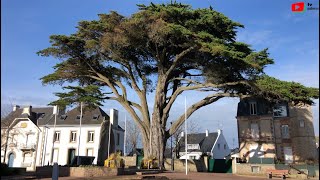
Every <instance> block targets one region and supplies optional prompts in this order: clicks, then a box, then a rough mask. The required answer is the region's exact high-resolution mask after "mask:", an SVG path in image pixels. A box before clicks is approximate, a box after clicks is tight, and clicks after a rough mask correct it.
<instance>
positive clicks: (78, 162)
mask: <svg viewBox="0 0 320 180" xmlns="http://www.w3.org/2000/svg"><path fill="white" fill-rule="evenodd" d="M81 123H82V102H80V125H79V142H78V157H77V165H78V166H79V165H80V142H81V125H82V124H81Z"/></svg>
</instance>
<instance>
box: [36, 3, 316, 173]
mask: <svg viewBox="0 0 320 180" xmlns="http://www.w3.org/2000/svg"><path fill="white" fill-rule="evenodd" d="M138 6H139V11H138V12H136V13H134V14H132V15H131V16H130V17H124V16H122V15H120V14H118V13H117V12H110V13H109V14H99V19H98V20H92V21H81V22H79V25H78V27H77V31H76V32H75V33H74V34H71V35H52V36H50V42H51V47H48V48H46V49H43V50H41V51H39V52H38V54H39V55H41V56H53V57H55V58H58V59H60V60H61V62H59V63H57V64H56V65H55V66H54V72H53V73H51V74H49V75H46V76H44V77H42V78H41V80H42V82H43V83H44V84H59V85H63V84H70V83H71V84H72V85H73V86H71V85H70V86H67V87H66V88H67V89H69V90H70V91H69V92H63V93H57V95H58V96H59V97H60V99H59V100H57V101H55V102H52V104H64V105H68V104H71V103H74V102H77V101H85V102H87V103H89V104H92V105H96V104H99V103H100V102H102V101H104V100H115V101H117V102H119V103H120V104H121V105H122V106H123V107H124V108H125V109H126V110H127V111H128V112H129V113H130V115H131V117H132V119H133V120H134V122H135V123H136V124H137V125H138V127H139V128H140V130H141V134H142V138H143V146H144V155H145V157H150V156H153V157H156V158H157V159H158V158H159V159H160V164H161V165H162V167H163V152H164V148H165V144H166V141H167V139H168V138H169V137H170V136H171V135H172V134H173V133H174V132H175V131H176V130H177V129H178V128H179V127H180V126H181V125H182V124H183V122H184V117H185V116H184V112H181V116H180V117H179V118H178V119H176V120H175V121H174V123H173V124H172V126H171V127H170V128H169V129H166V127H167V120H168V117H169V112H170V110H171V107H172V105H173V103H174V102H175V101H176V99H177V97H178V96H179V95H181V94H182V93H183V92H185V91H205V92H211V93H210V94H209V95H208V96H206V97H205V98H203V99H199V101H198V102H196V103H195V104H192V105H191V106H190V107H188V109H187V117H189V116H190V115H191V114H192V113H194V112H195V111H196V110H198V109H199V108H201V107H204V106H206V105H209V104H212V103H214V102H216V101H218V100H220V99H222V98H224V97H246V96H252V95H256V96H263V97H265V98H269V99H270V100H275V99H277V100H278V99H282V100H283V99H285V100H288V101H293V102H304V103H309V104H311V103H312V98H318V96H319V90H318V89H315V88H308V87H304V86H303V85H301V84H298V83H294V82H283V81H280V80H277V79H274V78H272V77H269V76H267V75H265V73H264V68H265V67H266V66H267V65H269V64H273V60H272V59H271V58H269V55H268V51H267V49H263V50H261V51H254V50H253V49H252V48H250V45H248V44H245V43H242V42H237V41H236V32H237V29H238V28H243V25H241V24H240V23H237V22H234V21H232V20H230V19H229V18H228V17H226V16H224V15H223V14H221V13H219V12H217V11H215V10H213V9H212V8H211V7H209V8H202V9H192V8H191V7H190V6H189V5H183V4H178V3H170V4H153V3H151V4H150V5H148V6H146V5H138ZM128 91H132V92H134V93H135V94H136V95H137V96H138V97H139V99H140V102H133V101H132V100H130V98H131V99H132V97H129V96H128ZM106 92H107V93H106ZM149 92H155V97H154V102H151V101H148V99H147V94H148V93H149ZM152 103H153V112H149V109H148V106H149V105H150V104H152ZM151 114H152V116H151ZM151 117H152V119H151ZM151 120H152V123H150V122H151ZM150 138H151V144H150V143H149V142H150Z"/></svg>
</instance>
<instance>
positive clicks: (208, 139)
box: [179, 129, 231, 160]
mask: <svg viewBox="0 0 320 180" xmlns="http://www.w3.org/2000/svg"><path fill="white" fill-rule="evenodd" d="M180 141H181V143H179V144H180V148H179V151H180V152H179V155H180V158H179V159H186V158H188V159H196V160H198V159H200V158H201V156H203V155H206V156H210V157H211V158H213V159H224V158H225V157H226V156H227V155H229V154H230V152H231V150H230V148H229V146H228V143H227V141H226V139H225V138H224V135H223V133H222V130H221V129H218V131H217V132H214V133H209V131H208V130H206V132H205V133H197V134H188V135H187V155H186V152H185V143H184V142H185V139H184V134H183V133H182V137H181V139H180Z"/></svg>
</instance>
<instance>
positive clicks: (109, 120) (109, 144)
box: [108, 111, 111, 158]
mask: <svg viewBox="0 0 320 180" xmlns="http://www.w3.org/2000/svg"><path fill="white" fill-rule="evenodd" d="M110 117H111V111H110ZM110 136H111V119H110V118H109V136H108V158H109V155H110Z"/></svg>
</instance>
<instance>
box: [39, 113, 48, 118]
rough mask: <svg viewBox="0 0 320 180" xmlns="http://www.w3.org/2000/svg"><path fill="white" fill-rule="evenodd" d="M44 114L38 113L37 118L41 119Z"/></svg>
mask: <svg viewBox="0 0 320 180" xmlns="http://www.w3.org/2000/svg"><path fill="white" fill-rule="evenodd" d="M45 115H46V114H45V113H39V115H38V116H39V119H42V118H43V117H44V116H45Z"/></svg>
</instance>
